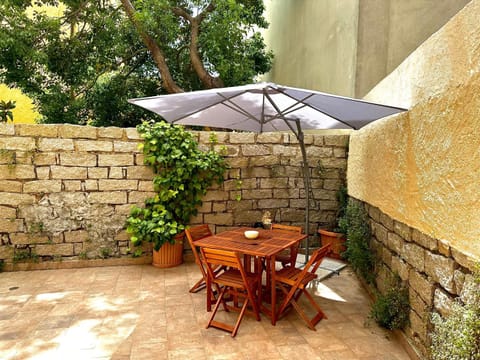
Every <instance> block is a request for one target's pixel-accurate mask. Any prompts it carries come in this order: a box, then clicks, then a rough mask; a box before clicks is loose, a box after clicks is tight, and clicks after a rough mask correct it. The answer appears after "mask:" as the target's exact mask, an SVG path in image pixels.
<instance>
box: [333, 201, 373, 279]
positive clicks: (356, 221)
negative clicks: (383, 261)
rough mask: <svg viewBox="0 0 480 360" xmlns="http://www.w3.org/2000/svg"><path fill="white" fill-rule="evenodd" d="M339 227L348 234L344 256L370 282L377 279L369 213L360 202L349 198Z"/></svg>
mask: <svg viewBox="0 0 480 360" xmlns="http://www.w3.org/2000/svg"><path fill="white" fill-rule="evenodd" d="M339 227H340V229H342V231H344V233H345V234H346V236H347V241H346V247H347V250H346V251H345V252H344V253H343V254H342V256H343V257H344V258H345V259H346V260H347V261H348V262H349V263H350V264H351V266H352V268H353V270H355V271H356V272H357V273H359V274H360V276H362V277H363V278H364V279H365V280H366V281H367V282H368V283H369V284H372V283H373V282H374V279H375V275H374V268H375V266H374V265H375V263H374V256H373V254H372V252H371V250H370V247H369V243H370V237H371V232H370V225H369V222H368V215H367V212H366V211H365V209H364V207H363V206H362V205H361V203H360V202H358V201H356V200H354V199H349V201H348V204H347V208H346V209H345V215H344V216H343V218H341V219H340V221H339Z"/></svg>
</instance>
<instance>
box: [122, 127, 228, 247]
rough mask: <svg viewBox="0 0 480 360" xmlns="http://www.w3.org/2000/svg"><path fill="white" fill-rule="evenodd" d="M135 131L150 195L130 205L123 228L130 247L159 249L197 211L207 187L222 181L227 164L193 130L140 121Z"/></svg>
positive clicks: (169, 241)
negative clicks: (149, 245) (203, 147)
mask: <svg viewBox="0 0 480 360" xmlns="http://www.w3.org/2000/svg"><path fill="white" fill-rule="evenodd" d="M137 130H138V132H139V133H140V135H141V137H142V138H143V140H144V142H143V144H142V145H141V146H142V147H143V154H144V162H145V164H147V165H149V166H150V167H151V168H152V169H153V172H154V178H153V184H154V190H155V192H156V195H155V196H154V197H152V198H148V199H147V200H146V201H145V205H144V207H137V206H136V207H134V208H133V209H132V210H131V212H130V216H129V217H128V219H127V232H128V233H129V234H130V235H131V237H130V239H131V241H132V243H133V245H134V246H138V245H140V244H141V243H142V242H143V241H147V242H151V243H153V245H154V248H155V250H159V249H160V247H161V246H162V245H163V244H164V243H167V242H168V243H171V244H173V243H174V242H175V240H174V237H175V235H177V234H179V233H180V232H182V231H183V230H184V229H185V226H186V225H188V223H189V221H190V219H191V217H192V216H195V215H196V214H197V211H198V207H199V206H200V205H201V204H202V198H203V196H204V195H205V194H206V193H207V190H208V188H209V187H210V186H212V185H213V184H214V183H215V182H216V183H219V184H220V183H221V182H223V180H224V173H225V171H226V169H227V164H226V161H225V159H224V158H223V156H221V155H220V154H218V153H217V152H215V151H214V150H209V151H205V152H204V151H202V150H200V149H199V147H198V143H197V141H196V140H195V139H194V137H193V134H192V133H190V132H188V131H186V130H185V129H184V128H183V127H181V126H176V125H171V124H169V123H164V122H158V123H152V122H144V123H142V124H140V125H138V126H137Z"/></svg>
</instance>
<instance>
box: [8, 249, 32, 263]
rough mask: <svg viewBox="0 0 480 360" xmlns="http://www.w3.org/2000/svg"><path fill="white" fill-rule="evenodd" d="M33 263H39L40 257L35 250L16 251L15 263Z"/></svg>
mask: <svg viewBox="0 0 480 360" xmlns="http://www.w3.org/2000/svg"><path fill="white" fill-rule="evenodd" d="M30 260H31V261H33V262H38V255H37V254H36V253H35V251H34V250H33V249H15V253H14V255H13V262H14V263H17V262H24V261H30Z"/></svg>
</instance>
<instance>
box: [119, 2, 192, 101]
mask: <svg viewBox="0 0 480 360" xmlns="http://www.w3.org/2000/svg"><path fill="white" fill-rule="evenodd" d="M120 1H121V3H122V5H123V8H124V9H125V12H126V13H127V16H128V18H129V19H130V21H131V22H132V24H133V26H134V27H135V29H136V30H137V31H138V33H139V35H140V37H141V38H142V40H143V43H144V44H145V46H146V47H147V48H148V50H149V51H150V53H151V54H152V57H153V60H154V61H155V64H156V65H157V68H158V71H160V75H161V78H162V85H163V88H164V89H165V90H166V91H167V92H169V93H179V92H184V91H183V89H182V88H181V87H180V86H178V85H177V83H176V82H175V80H173V77H172V74H171V73H170V69H169V68H168V65H167V62H166V61H165V55H164V54H163V51H162V49H160V47H159V46H158V44H157V43H156V42H155V40H154V39H153V38H152V37H151V36H150V35H148V33H147V32H146V30H145V29H144V28H143V26H142V24H140V23H139V22H138V21H137V19H136V18H135V11H136V10H135V8H134V7H133V5H132V3H131V2H130V0H120Z"/></svg>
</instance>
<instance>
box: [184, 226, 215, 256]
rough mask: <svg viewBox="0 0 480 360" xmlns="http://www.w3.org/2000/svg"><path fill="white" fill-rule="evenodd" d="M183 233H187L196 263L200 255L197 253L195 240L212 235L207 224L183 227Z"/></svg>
mask: <svg viewBox="0 0 480 360" xmlns="http://www.w3.org/2000/svg"><path fill="white" fill-rule="evenodd" d="M185 235H187V239H188V243H189V244H190V247H191V248H192V252H193V256H194V257H195V262H196V263H197V264H200V263H201V260H200V257H199V255H198V251H197V247H196V246H195V242H196V241H197V240H200V239H203V238H205V237H207V236H210V235H212V232H211V231H210V228H209V227H208V224H202V225H197V226H193V227H190V228H187V229H185Z"/></svg>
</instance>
